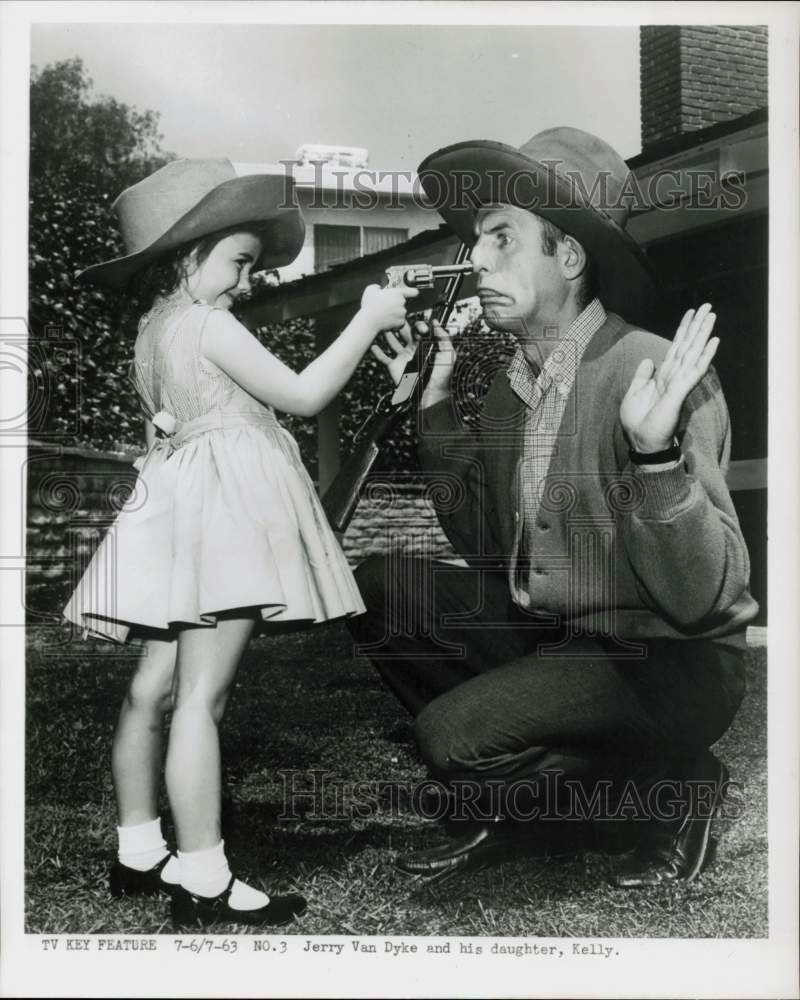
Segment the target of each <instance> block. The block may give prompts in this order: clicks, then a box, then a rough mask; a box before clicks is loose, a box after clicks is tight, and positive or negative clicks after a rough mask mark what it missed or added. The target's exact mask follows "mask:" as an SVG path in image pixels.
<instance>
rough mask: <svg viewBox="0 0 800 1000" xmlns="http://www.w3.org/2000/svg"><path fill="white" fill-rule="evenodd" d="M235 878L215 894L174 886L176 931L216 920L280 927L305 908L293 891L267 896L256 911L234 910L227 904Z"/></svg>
mask: <svg viewBox="0 0 800 1000" xmlns="http://www.w3.org/2000/svg"><path fill="white" fill-rule="evenodd" d="M235 881H236V877H235V876H233V877H232V878H231V880H230V882H229V883H228V886H227V888H226V889H224V890H223V891H222V892H221V893H220V894H219V895H218V896H210V897H209V896H196V895H194V893H191V892H189V891H188V889H184V888H183V886H177V887H176V888H175V890H174V892H173V893H172V903H171V913H172V923H173V925H174V927H175V928H176V930H184V929H186V930H192V931H194V930H197V929H198V928H200V929H203V928H206V927H211V926H213V925H214V924H217V923H224V924H249V925H251V926H258V925H261V924H271V925H272V926H274V927H280V926H281V925H282V924H290V923H291V922H292V921H293V920H294V918H295V917H299V916H300V915H301V914H303V913H305V911H306V906H307V904H306V901H305V899H303V897H302V896H299V895H297V894H296V893H290V894H289V895H286V896H270V898H269V902H268V903H267V904H266V905H265V906H259V907H258V908H257V909H255V910H236V909H234V908H233V907H232V906H231V905H230V897H231V890H232V889H233V883H234V882H235Z"/></svg>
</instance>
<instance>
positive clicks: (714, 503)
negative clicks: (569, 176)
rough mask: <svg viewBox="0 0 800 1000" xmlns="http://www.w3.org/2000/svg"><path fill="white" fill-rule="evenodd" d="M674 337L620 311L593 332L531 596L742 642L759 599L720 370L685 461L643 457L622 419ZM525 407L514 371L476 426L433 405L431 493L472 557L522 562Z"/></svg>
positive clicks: (683, 435)
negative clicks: (626, 402) (636, 456)
mask: <svg viewBox="0 0 800 1000" xmlns="http://www.w3.org/2000/svg"><path fill="white" fill-rule="evenodd" d="M668 347H669V342H668V341H666V340H664V339H663V338H662V337H658V336H656V335H654V334H652V333H648V332H646V331H644V330H640V329H637V328H635V327H632V326H630V325H629V324H627V323H625V322H624V321H623V320H622V319H620V317H619V316H616V315H614V314H613V313H609V314H608V317H607V319H606V322H605V323H604V324H603V326H602V327H600V329H599V330H598V331H597V333H596V334H595V335H594V337H593V338H592V340H591V341H590V343H589V345H588V347H587V349H586V351H585V353H584V355H583V357H582V359H581V363H580V366H579V368H578V373H577V377H576V379H575V384H574V385H573V387H572V390H571V392H570V394H569V396H568V399H567V406H566V410H565V413H564V417H563V420H562V423H561V427H560V431H559V436H558V441H557V444H556V448H555V451H554V454H553V457H552V460H551V462H550V466H549V472H548V475H547V478H546V480H545V481H544V483H543V484H542V488H541V490H540V496H541V501H540V504H539V509H538V514H537V518H536V525H535V530H534V532H533V535H534V538H535V545H534V551H532V552H531V553H530V559H531V568H532V570H533V572H531V573H530V576H529V577H527V580H528V585H527V591H528V594H529V598H530V603H529V608H528V610H529V612H530V613H531V614H533V615H534V616H542V620H543V621H547V620H549V621H553V619H554V616H555V618H556V620H558V621H561V622H566V623H568V626H569V628H570V631H573V632H581V631H586V632H590V633H600V634H605V635H614V636H617V637H619V638H621V639H623V640H626V639H631V640H637V639H638V640H642V639H649V638H657V637H664V638H674V639H697V638H712V637H722V636H729V637H731V641H733V642H734V644H735V645H741V644H742V633H743V631H744V627H745V625H746V623H747V622H748V621H750V620H752V618H753V617H754V616H755V615H756V613H757V610H758V606H757V605H756V603H755V601H754V600H753V598H752V597H751V596H750V593H749V591H748V581H749V572H750V565H749V558H748V554H747V548H746V546H745V543H744V539H743V537H742V533H741V529H740V527H739V523H738V520H737V517H736V513H735V511H734V507H733V504H732V502H731V498H730V494H729V492H728V488H727V486H726V484H725V474H726V472H727V467H728V460H729V456H730V422H729V418H728V410H727V406H726V404H725V400H724V397H723V394H722V389H721V386H720V384H719V380H718V378H717V375H716V373H715V371H714V370H713V369H710V370H709V372H708V373H707V374H706V376H705V378H704V379H703V380H702V381H701V382H700V384H699V385H697V386H696V387H695V389H694V390H693V391H692V392H691V393H690V395H689V397H688V398H687V400H686V402H685V403H684V406H683V410H682V413H681V421H680V425H679V430H678V435H677V436H678V440H679V442H680V445H681V449H682V452H683V456H684V459H685V461H684V462H683V463H681V464H680V465H679V466H678V467H677V468H673V469H666V470H662V471H656V472H650V471H642V470H641V469H639V468H638V467H637V466H635V465H633V464H632V463H631V461H630V458H629V455H628V447H629V446H628V442H627V441H626V439H625V435H624V433H623V430H622V426H621V424H620V420H619V408H620V404H621V402H622V398H623V396H624V395H625V393H626V391H627V389H628V386H629V385H630V383H631V380H632V378H633V374H634V372H635V370H636V368H637V366H638V365H639V362H640V361H642V359H644V358H651V359H652V360H653V361H654V362H655V364H656V365H659V364H660V363H661V361H662V360H663V358H664V356H665V354H666V352H667V349H668ZM525 416H526V408H525V405H524V404H523V403H522V401H521V400H520V399H519V398H518V397H517V396H516V395H515V394H514V392H513V391H512V390H511V388H510V386H509V381H508V376H507V374H506V372H505V371H502V372H500V373H498V375H497V376H496V377H495V379H494V381H493V383H492V385H491V387H490V389H489V392H488V395H487V398H486V401H485V404H484V408H483V411H482V414H481V420H480V424H479V427H478V430H477V432H468V431H466V430H465V429H464V427H463V426H462V425H461V423H460V421H459V420H458V418H457V416H456V414H455V411H454V408H453V405H452V400H450V399H446V400H442V401H440V402H439V403H436V404H435V405H433V406H431V407H428V408H427V409H425V410H423V411H422V412H421V414H420V428H419V430H420V458H421V461H422V466H423V469H424V470H425V472H426V473H427V475H428V477H430V478H431V479H433V480H434V481H436V482H438V483H440V486H441V488H439V489H431V490H430V495H431V496H432V498H433V502H434V505H435V506H436V509H437V514H438V516H439V520H440V522H441V524H442V527H443V529H444V531H445V533H446V535H447V536H448V538H449V539H450V541H451V542H452V544H453V546H454V547H455V549H456V551H457V552H458V553H459V554H460V555H461V556H463V557H464V558H465V559H466V560H467V562H468V563H469V564H471V565H474V566H482V567H484V568H491V569H495V570H497V569H502V570H503V571H505V572H507V573H508V572H513V565H514V562H515V558H516V553H517V551H518V545H519V539H520V534H521V523H520V521H521V517H522V514H521V512H522V510H523V505H522V503H521V499H520V496H519V489H520V486H519V484H520V476H519V463H520V461H521V460H522V454H523V437H522V435H523V432H524V429H525ZM733 637H736V638H735V639H734V638H733Z"/></svg>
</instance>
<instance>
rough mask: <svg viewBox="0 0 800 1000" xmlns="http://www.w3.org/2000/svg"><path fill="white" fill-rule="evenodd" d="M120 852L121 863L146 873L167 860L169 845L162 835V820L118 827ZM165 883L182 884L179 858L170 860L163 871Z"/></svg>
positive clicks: (162, 875)
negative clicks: (163, 860)
mask: <svg viewBox="0 0 800 1000" xmlns="http://www.w3.org/2000/svg"><path fill="white" fill-rule="evenodd" d="M117 836H118V837H119V850H118V851H117V857H118V858H119V860H120V863H121V864H123V865H126V866H127V867H128V868H135V869H136V870H137V871H140V872H146V871H149V870H150V869H151V868H153V867H154V866H155V865H157V864H158V862H159V861H161V860H162V858H165V857H166V856H167V854H169V851H168V850H167V843H166V841H165V840H164V838H163V836H162V835H161V819H160V817H156V819H153V820H149V821H148V822H147V823H137V824H136V826H118V827H117ZM161 878H162V880H163V881H164V882H168V883H170V885H175V884H177V883H178V882H180V867H179V865H178V859H177V858H170V859H169V861H168V862H167V863H166V865H164V868H163V869H162V871H161Z"/></svg>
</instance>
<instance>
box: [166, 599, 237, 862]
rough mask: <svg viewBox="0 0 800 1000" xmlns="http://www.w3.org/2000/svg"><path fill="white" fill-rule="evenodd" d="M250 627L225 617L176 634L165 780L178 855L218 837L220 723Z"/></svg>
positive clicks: (206, 845)
mask: <svg viewBox="0 0 800 1000" xmlns="http://www.w3.org/2000/svg"><path fill="white" fill-rule="evenodd" d="M254 625H255V621H254V619H253V618H227V619H222V620H220V621H218V622H217V625H216V627H214V628H204V627H200V628H189V629H185V630H184V631H182V632H181V633H180V635H179V636H178V655H177V661H176V666H175V696H174V697H175V705H174V710H173V715H172V724H171V727H170V735H169V745H168V748H167V766H166V778H167V794H168V796H169V802H170V806H171V809H172V817H173V819H174V821H175V830H176V834H177V839H178V848H179V850H180V851H182V852H191V851H201V850H203V849H204V848H210V847H214V846H215V845H217V844H219V843H220V840H221V837H222V831H221V826H220V797H221V768H220V754H219V724H220V722H221V720H222V716H223V714H224V712H225V706H226V704H227V701H228V694H229V692H230V688H231V685H232V684H233V680H234V677H235V676H236V668H237V667H238V665H239V660H240V659H241V656H242V653H243V652H244V650H245V648H246V646H247V643H248V641H249V639H250V636H251V635H252V632H253V628H254Z"/></svg>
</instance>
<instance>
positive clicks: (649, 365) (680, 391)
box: [619, 302, 719, 454]
mask: <svg viewBox="0 0 800 1000" xmlns="http://www.w3.org/2000/svg"><path fill="white" fill-rule="evenodd" d="M716 318H717V317H716V316H715V315H714V313H712V312H711V306H710V305H709V304H708V303H707V302H706V303H704V304H703V305H702V306H700V308H699V309H698V310H697V312H695V310H694V309H689V310H688V312H687V313H686V314H685V316H684V317H683V319H682V320H681V323H680V326H679V327H678V330H677V332H676V334H675V339H674V340H673V341H672V343H671V344H670V347H669V350H668V351H667V354H666V357H665V358H664V360H663V362H662V363H661V365H660V367H659V368H658V369H656V366H655V365H654V364H653V362H652V360H651V359H649V358H646V359H645V360H644V361H642V362H641V364H640V365H639V367H638V368H637V369H636V372H635V374H634V376H633V381H632V382H631V384H630V387H629V388H628V391H627V393H626V394H625V398H624V399H623V400H622V404H621V406H620V410H619V418H620V421H621V423H622V428H623V430H624V431H625V433H626V435H627V437H628V440H629V441H630V443H631V446H632V447H633V449H634V450H635V451H638V452H643V453H645V454H652V453H654V452H658V451H665V450H666V449H667V448H670V447H671V446H672V443H673V441H674V439H675V431H676V430H677V428H678V420H679V418H680V412H681V407H682V406H683V404H684V401H685V400H686V397H687V396H688V395H689V393H690V392H691V391H692V389H694V387H695V386H696V385H697V383H698V382H699V381H700V380H701V379H702V378H703V376H704V375H705V374H706V372H707V371H708V366H709V365H710V364H711V359H712V358H713V357H714V355H715V353H716V351H717V347H718V346H719V337H711V331H712V330H713V329H714V323H715V321H716ZM709 338H711V339H709Z"/></svg>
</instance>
